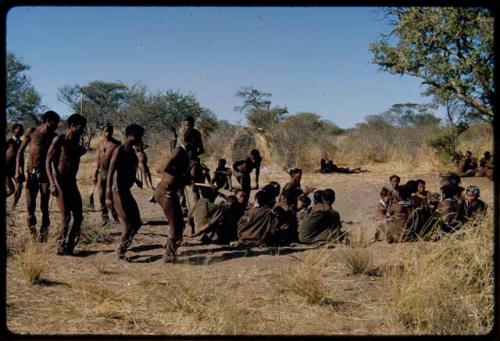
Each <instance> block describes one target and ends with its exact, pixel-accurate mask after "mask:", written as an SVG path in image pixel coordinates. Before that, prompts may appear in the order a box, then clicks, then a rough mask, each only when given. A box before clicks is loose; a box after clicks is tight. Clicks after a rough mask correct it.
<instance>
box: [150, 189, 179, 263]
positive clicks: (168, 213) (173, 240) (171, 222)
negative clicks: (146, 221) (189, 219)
mask: <svg viewBox="0 0 500 341" xmlns="http://www.w3.org/2000/svg"><path fill="white" fill-rule="evenodd" d="M155 199H156V201H157V202H158V204H159V205H160V206H161V208H162V209H163V213H164V214H165V217H166V218H167V220H168V237H167V241H166V243H165V262H166V263H174V262H176V260H177V254H176V252H177V245H178V244H179V242H180V241H181V239H182V233H183V230H184V220H183V218H182V209H181V205H180V203H179V197H178V196H177V193H175V192H170V191H169V192H166V193H162V192H159V191H156V192H155Z"/></svg>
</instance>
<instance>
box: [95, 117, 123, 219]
mask: <svg viewBox="0 0 500 341" xmlns="http://www.w3.org/2000/svg"><path fill="white" fill-rule="evenodd" d="M101 135H102V137H103V139H102V140H101V141H99V143H98V144H97V168H96V170H95V173H94V185H96V186H97V193H98V195H99V204H100V206H101V217H102V226H104V225H106V224H107V223H108V222H109V216H108V208H107V207H106V180H107V176H108V168H109V162H110V161H111V156H112V155H113V151H114V150H115V149H116V148H117V147H118V146H119V145H120V141H118V140H116V139H114V138H113V125H112V124H111V123H106V124H105V125H104V127H103V128H102V130H101ZM111 215H112V216H113V219H114V221H115V222H120V221H119V220H118V215H117V214H116V211H115V208H114V207H111Z"/></svg>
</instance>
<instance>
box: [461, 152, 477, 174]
mask: <svg viewBox="0 0 500 341" xmlns="http://www.w3.org/2000/svg"><path fill="white" fill-rule="evenodd" d="M458 170H459V173H460V176H462V177H468V176H474V175H476V171H477V160H476V158H475V157H473V156H472V152H470V151H469V150H468V151H467V152H466V153H465V157H464V158H463V159H461V160H460V163H459V165H458Z"/></svg>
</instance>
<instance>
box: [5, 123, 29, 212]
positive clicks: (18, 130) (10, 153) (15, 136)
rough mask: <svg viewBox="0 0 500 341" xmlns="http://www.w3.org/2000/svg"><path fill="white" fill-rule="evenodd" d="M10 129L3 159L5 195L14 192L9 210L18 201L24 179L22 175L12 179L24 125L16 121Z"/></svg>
mask: <svg viewBox="0 0 500 341" xmlns="http://www.w3.org/2000/svg"><path fill="white" fill-rule="evenodd" d="M11 131H12V137H11V138H9V139H8V140H7V142H5V144H6V149H7V151H6V160H5V165H6V167H7V171H6V172H5V174H6V179H5V197H9V196H11V195H12V194H14V201H13V202H12V206H11V210H14V209H15V208H16V205H17V203H18V202H19V198H21V192H22V190H23V182H24V181H25V179H24V175H23V176H21V177H20V178H19V181H14V178H15V176H16V158H17V152H18V151H19V147H20V146H21V136H22V135H23V134H24V127H23V125H22V124H20V123H16V124H14V125H13V126H12V130H11Z"/></svg>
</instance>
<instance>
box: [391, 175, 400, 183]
mask: <svg viewBox="0 0 500 341" xmlns="http://www.w3.org/2000/svg"><path fill="white" fill-rule="evenodd" d="M392 179H398V182H399V181H401V178H400V177H399V176H397V175H396V174H394V175H391V176H390V178H389V181H392Z"/></svg>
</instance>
